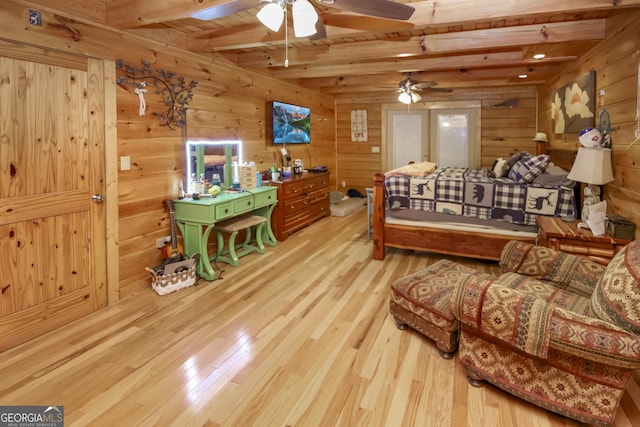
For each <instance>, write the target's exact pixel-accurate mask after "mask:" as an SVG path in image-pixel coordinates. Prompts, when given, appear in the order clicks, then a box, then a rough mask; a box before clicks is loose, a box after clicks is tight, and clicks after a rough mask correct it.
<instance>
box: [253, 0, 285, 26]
mask: <svg viewBox="0 0 640 427" xmlns="http://www.w3.org/2000/svg"><path fill="white" fill-rule="evenodd" d="M256 16H257V17H258V20H260V22H262V23H263V24H264V25H265V26H266V27H267V28H269V29H270V30H271V31H276V32H277V31H279V30H280V26H281V25H282V21H284V9H282V7H281V6H280V5H279V4H278V3H269V4H267V5H266V6H265V7H263V8H262V9H260V11H259V12H258V14H257V15H256Z"/></svg>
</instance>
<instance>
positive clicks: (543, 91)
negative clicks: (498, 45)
mask: <svg viewBox="0 0 640 427" xmlns="http://www.w3.org/2000/svg"><path fill="white" fill-rule="evenodd" d="M639 19H640V11H635V12H633V13H625V14H619V15H618V16H617V17H615V19H612V20H611V22H610V23H609V26H608V28H607V33H608V37H607V39H606V40H604V41H603V42H601V43H599V44H598V45H596V46H595V47H594V48H593V49H591V50H590V51H589V52H587V53H586V54H585V55H584V56H583V57H581V58H580V59H579V60H578V61H577V62H576V63H575V64H572V65H570V66H567V67H565V68H564V69H563V70H562V72H561V73H560V74H558V76H557V77H556V78H555V79H553V80H552V81H550V82H549V83H548V84H546V85H544V86H542V87H541V88H540V96H539V119H540V124H541V130H542V131H544V132H547V134H548V135H550V140H551V146H553V147H559V148H565V147H569V148H573V147H578V146H580V143H579V141H578V134H577V133H565V134H554V132H553V129H552V121H551V102H552V100H553V96H554V93H555V91H556V90H557V89H558V88H561V87H563V86H564V85H566V84H568V83H570V82H571V81H573V79H575V78H576V77H578V76H580V75H582V74H584V73H587V72H589V71H590V70H594V71H595V96H596V100H595V101H596V111H595V117H594V120H595V124H596V125H597V124H598V122H599V116H600V113H601V112H602V110H603V109H606V110H607V111H608V112H609V115H610V117H611V132H612V135H611V140H612V150H613V151H612V160H613V175H614V177H615V181H614V182H612V183H609V184H607V185H605V186H604V192H603V200H606V201H607V208H608V213H615V214H619V215H622V216H624V217H626V218H628V219H630V220H631V221H633V222H634V223H635V224H636V238H637V237H638V233H639V231H640V230H639V228H640V227H638V225H640V141H638V142H635V143H634V144H633V145H632V143H633V141H634V140H635V139H636V137H635V135H634V132H635V130H636V128H638V126H640V124H639V123H638V119H637V118H636V108H637V102H640V100H638V67H639V66H640V45H639V44H638V40H640V25H638V20H639Z"/></svg>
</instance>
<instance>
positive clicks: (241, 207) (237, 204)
mask: <svg viewBox="0 0 640 427" xmlns="http://www.w3.org/2000/svg"><path fill="white" fill-rule="evenodd" d="M254 197H255V196H253V195H249V196H247V197H243V198H242V199H240V200H234V201H233V210H234V211H235V212H236V213H242V212H247V211H251V210H253V206H254V204H255V199H254Z"/></svg>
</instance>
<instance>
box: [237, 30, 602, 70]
mask: <svg viewBox="0 0 640 427" xmlns="http://www.w3.org/2000/svg"><path fill="white" fill-rule="evenodd" d="M605 36H606V20H605V19H593V20H586V21H572V22H559V23H550V24H545V25H523V26H517V27H503V28H492V29H488V30H474V31H460V32H454V33H444V34H431V35H425V36H418V37H411V38H410V39H409V40H407V41H382V40H376V41H365V42H355V43H348V44H335V45H333V46H331V48H329V47H324V46H320V47H315V46H314V47H310V48H307V47H299V48H296V49H290V50H289V64H290V65H296V64H318V63H323V62H324V63H332V64H336V63H344V62H345V60H347V61H349V62H352V61H367V60H374V59H377V58H382V57H385V58H394V57H395V58H407V57H419V56H424V55H425V54H449V53H456V52H461V51H469V50H483V49H500V48H511V47H520V46H525V45H542V44H547V43H563V42H569V41H577V40H580V41H584V40H588V41H595V40H602V39H604V38H605ZM284 60H285V52H284V49H265V50H263V51H258V52H248V53H244V54H239V55H237V56H236V58H235V61H236V62H237V64H238V65H240V66H241V67H243V68H251V69H254V68H268V67H273V66H277V65H279V64H282V63H284Z"/></svg>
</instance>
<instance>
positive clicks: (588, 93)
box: [551, 70, 595, 134]
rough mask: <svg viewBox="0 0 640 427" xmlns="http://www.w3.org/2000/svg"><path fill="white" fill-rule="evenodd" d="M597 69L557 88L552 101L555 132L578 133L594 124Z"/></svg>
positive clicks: (552, 123) (552, 120) (552, 122)
mask: <svg viewBox="0 0 640 427" xmlns="http://www.w3.org/2000/svg"><path fill="white" fill-rule="evenodd" d="M594 111H595V71H593V70H591V71H589V72H588V73H585V74H583V75H581V76H580V77H578V78H577V79H576V80H575V81H573V82H571V83H569V84H567V85H565V86H563V87H561V88H560V89H558V90H556V92H555V93H554V95H553V100H552V101H551V125H552V127H553V132H554V133H556V134H559V133H577V132H580V131H581V130H582V129H584V128H586V127H593V126H594V116H595V115H594Z"/></svg>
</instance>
